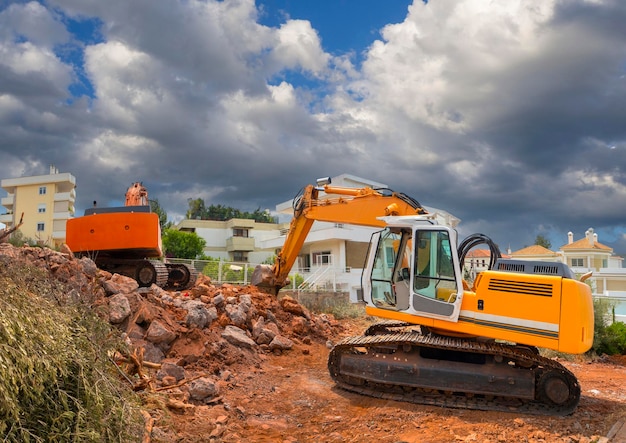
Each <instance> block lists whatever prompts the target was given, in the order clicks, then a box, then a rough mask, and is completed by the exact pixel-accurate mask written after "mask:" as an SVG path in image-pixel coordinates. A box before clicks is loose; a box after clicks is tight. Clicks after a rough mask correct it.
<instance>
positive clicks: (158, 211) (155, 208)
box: [150, 199, 172, 232]
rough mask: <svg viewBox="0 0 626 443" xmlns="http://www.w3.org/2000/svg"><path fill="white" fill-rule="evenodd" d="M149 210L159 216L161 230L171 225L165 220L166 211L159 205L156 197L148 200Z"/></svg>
mask: <svg viewBox="0 0 626 443" xmlns="http://www.w3.org/2000/svg"><path fill="white" fill-rule="evenodd" d="M150 210H151V211H152V212H154V213H155V214H156V215H158V216H159V225H161V232H163V231H165V230H166V229H168V228H171V227H172V222H168V221H167V212H165V210H164V209H163V208H162V207H161V205H160V204H159V200H158V199H154V200H150Z"/></svg>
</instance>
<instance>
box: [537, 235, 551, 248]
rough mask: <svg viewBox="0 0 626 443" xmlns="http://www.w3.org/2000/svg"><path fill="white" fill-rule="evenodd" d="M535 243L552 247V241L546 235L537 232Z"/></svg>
mask: <svg viewBox="0 0 626 443" xmlns="http://www.w3.org/2000/svg"><path fill="white" fill-rule="evenodd" d="M535 244H536V245H539V246H543V247H544V248H546V249H550V248H551V247H552V243H550V240H548V239H547V238H546V237H545V236H544V235H541V234H537V238H535Z"/></svg>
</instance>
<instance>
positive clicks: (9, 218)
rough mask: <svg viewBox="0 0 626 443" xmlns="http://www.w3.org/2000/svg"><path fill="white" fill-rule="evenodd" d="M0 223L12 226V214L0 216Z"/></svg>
mask: <svg viewBox="0 0 626 443" xmlns="http://www.w3.org/2000/svg"><path fill="white" fill-rule="evenodd" d="M18 221H19V220H18ZM0 223H4V224H5V225H7V226H13V214H2V215H0Z"/></svg>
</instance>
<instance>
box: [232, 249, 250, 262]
mask: <svg viewBox="0 0 626 443" xmlns="http://www.w3.org/2000/svg"><path fill="white" fill-rule="evenodd" d="M233 261H240V262H242V261H248V257H246V253H245V252H244V251H233Z"/></svg>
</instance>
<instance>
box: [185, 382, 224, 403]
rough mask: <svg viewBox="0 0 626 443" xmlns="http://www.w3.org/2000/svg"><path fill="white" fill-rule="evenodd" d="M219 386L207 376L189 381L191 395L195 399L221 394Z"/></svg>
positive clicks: (205, 398)
mask: <svg viewBox="0 0 626 443" xmlns="http://www.w3.org/2000/svg"><path fill="white" fill-rule="evenodd" d="M219 392H220V391H219V386H218V385H217V384H216V383H213V381H212V380H211V379H209V378H207V377H201V378H198V379H196V380H194V381H192V382H191V383H189V397H190V398H191V399H193V400H199V401H202V400H207V399H211V398H213V397H216V396H217V395H219Z"/></svg>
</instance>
